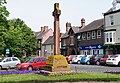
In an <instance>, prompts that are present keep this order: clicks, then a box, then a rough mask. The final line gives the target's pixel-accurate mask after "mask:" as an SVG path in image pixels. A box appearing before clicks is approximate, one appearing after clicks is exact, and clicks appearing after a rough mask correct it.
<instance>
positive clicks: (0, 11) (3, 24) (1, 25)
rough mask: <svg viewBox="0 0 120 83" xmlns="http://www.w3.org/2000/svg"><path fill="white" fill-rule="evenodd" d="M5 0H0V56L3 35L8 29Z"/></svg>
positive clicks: (2, 46) (2, 50)
mask: <svg viewBox="0 0 120 83" xmlns="http://www.w3.org/2000/svg"><path fill="white" fill-rule="evenodd" d="M4 4H6V1H5V0H0V54H1V53H3V52H4V47H5V46H6V45H5V42H4V34H5V32H6V31H7V28H8V21H7V17H8V16H9V12H8V11H7V9H6V7H5V5H4Z"/></svg>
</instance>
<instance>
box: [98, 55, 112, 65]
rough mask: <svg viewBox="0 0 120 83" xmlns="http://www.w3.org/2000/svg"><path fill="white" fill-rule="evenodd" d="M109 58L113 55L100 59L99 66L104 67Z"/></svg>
mask: <svg viewBox="0 0 120 83" xmlns="http://www.w3.org/2000/svg"><path fill="white" fill-rule="evenodd" d="M111 56H113V55H112V54H109V55H104V57H103V58H101V59H100V65H106V60H107V58H110V57H111Z"/></svg>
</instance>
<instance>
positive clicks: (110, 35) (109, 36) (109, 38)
mask: <svg viewBox="0 0 120 83" xmlns="http://www.w3.org/2000/svg"><path fill="white" fill-rule="evenodd" d="M112 43H115V31H111V32H106V33H105V44H112Z"/></svg>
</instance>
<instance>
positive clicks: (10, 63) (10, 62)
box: [0, 57, 21, 70]
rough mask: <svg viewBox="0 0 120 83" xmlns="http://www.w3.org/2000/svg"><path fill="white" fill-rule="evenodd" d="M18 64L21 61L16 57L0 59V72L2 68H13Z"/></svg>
mask: <svg viewBox="0 0 120 83" xmlns="http://www.w3.org/2000/svg"><path fill="white" fill-rule="evenodd" d="M20 63H21V61H20V60H19V59H18V58H17V57H6V58H1V59H0V70H1V69H2V68H14V67H16V66H17V65H18V64H20Z"/></svg>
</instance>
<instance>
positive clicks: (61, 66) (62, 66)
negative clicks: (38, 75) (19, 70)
mask: <svg viewBox="0 0 120 83" xmlns="http://www.w3.org/2000/svg"><path fill="white" fill-rule="evenodd" d="M45 70H46V71H51V72H61V71H70V66H69V65H68V62H67V60H66V58H65V57H64V56H63V55H52V56H49V57H48V60H47V62H46V66H45Z"/></svg>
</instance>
